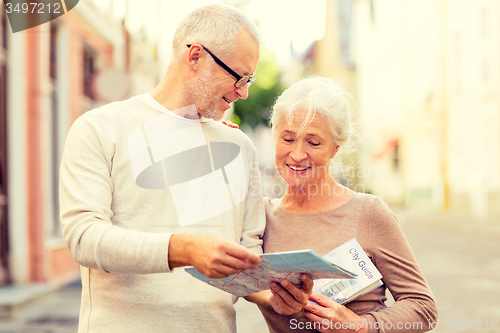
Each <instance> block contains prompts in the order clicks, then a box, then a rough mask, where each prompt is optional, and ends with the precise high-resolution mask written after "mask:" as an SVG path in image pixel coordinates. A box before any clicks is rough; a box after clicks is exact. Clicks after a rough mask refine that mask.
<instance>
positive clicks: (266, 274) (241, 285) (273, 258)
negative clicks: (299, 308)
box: [186, 250, 356, 296]
mask: <svg viewBox="0 0 500 333" xmlns="http://www.w3.org/2000/svg"><path fill="white" fill-rule="evenodd" d="M186 272H188V273H189V274H191V275H192V276H194V277H195V278H197V279H200V280H201V281H204V282H206V283H208V284H210V285H212V286H214V287H217V288H219V289H222V290H224V291H227V292H229V293H231V294H233V295H236V296H246V295H250V294H253V293H256V292H259V291H262V290H266V289H270V286H271V282H272V281H275V282H280V281H281V280H283V279H285V278H286V279H288V280H289V281H291V282H292V283H295V284H297V285H299V284H301V283H302V282H301V281H300V274H301V273H307V274H309V275H310V276H311V278H312V279H313V280H316V279H352V278H354V277H356V274H354V273H352V272H349V271H347V270H345V269H343V268H341V267H339V266H337V265H335V264H332V263H331V262H329V261H327V260H325V259H323V258H322V257H320V256H319V255H317V254H316V253H314V252H313V251H312V250H299V251H288V252H277V253H269V254H268V253H266V254H263V255H262V262H261V264H260V265H259V267H258V268H256V269H247V270H246V271H244V272H241V273H238V274H234V275H230V276H228V277H226V278H223V279H210V278H208V277H207V276H205V275H203V274H201V273H199V272H198V271H197V270H196V269H195V268H192V267H191V268H186Z"/></svg>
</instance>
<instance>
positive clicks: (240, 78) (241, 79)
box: [186, 44, 255, 88]
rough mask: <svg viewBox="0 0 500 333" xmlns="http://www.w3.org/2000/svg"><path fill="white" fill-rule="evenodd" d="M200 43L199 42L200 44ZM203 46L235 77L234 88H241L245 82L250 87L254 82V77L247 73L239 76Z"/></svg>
mask: <svg viewBox="0 0 500 333" xmlns="http://www.w3.org/2000/svg"><path fill="white" fill-rule="evenodd" d="M191 45H193V44H187V45H186V46H187V47H191ZM200 45H201V44H200ZM201 46H202V47H203V49H204V50H205V51H207V52H208V54H210V55H211V56H212V58H214V61H215V62H216V63H217V64H218V65H219V66H220V67H222V68H224V69H225V70H226V71H227V72H228V73H229V74H231V75H232V76H234V78H235V79H236V82H235V83H234V86H235V87H236V88H241V87H243V86H244V85H245V84H248V86H249V87H250V86H251V85H252V84H253V83H254V82H255V78H253V77H251V76H248V75H245V76H241V75H239V74H238V73H236V72H235V71H233V70H232V69H231V68H229V66H228V65H226V64H225V63H224V62H222V60H220V59H219V58H217V56H216V55H215V54H213V53H212V51H210V50H209V49H207V48H206V47H205V46H203V45H201Z"/></svg>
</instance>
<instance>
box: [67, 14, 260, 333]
mask: <svg viewBox="0 0 500 333" xmlns="http://www.w3.org/2000/svg"><path fill="white" fill-rule="evenodd" d="M259 40H260V37H259V33H258V30H257V28H256V26H255V25H254V24H253V23H252V22H251V21H250V20H249V19H248V18H247V17H245V16H244V15H243V14H242V13H241V12H240V11H239V10H237V9H235V8H233V7H230V6H224V5H213V6H205V7H201V8H199V9H197V10H195V11H194V12H193V13H191V14H189V15H188V16H187V17H186V18H185V19H184V20H183V21H182V22H181V24H180V25H179V27H178V28H177V30H176V32H175V36H174V42H173V56H172V60H171V62H170V65H169V67H168V70H167V72H166V75H165V77H164V79H163V80H162V81H161V83H160V84H159V85H158V87H157V88H155V89H154V90H153V91H151V92H150V93H146V94H143V95H139V96H135V97H133V98H130V99H129V100H126V101H123V102H118V103H112V104H109V105H105V106H103V107H101V108H98V109H95V110H92V111H89V112H87V113H85V114H84V115H83V116H81V117H80V118H79V119H78V120H77V121H76V122H75V123H74V125H73V126H72V128H71V130H70V133H69V135H68V139H67V143H66V147H65V151H64V156H63V161H62V164H61V174H60V178H61V179H60V204H61V222H62V225H63V230H64V235H65V238H66V240H67V243H68V246H69V248H70V250H71V251H72V253H73V256H74V258H75V259H76V260H77V261H78V262H79V263H80V264H81V275H82V284H83V291H82V303H81V313H80V324H79V332H106V333H109V332H134V333H136V332H234V331H236V324H235V311H234V308H233V303H234V301H235V298H234V297H232V296H231V295H230V294H227V293H224V292H222V291H220V290H218V289H216V288H213V287H211V286H209V285H206V284H204V283H202V282H200V281H198V280H196V279H194V278H192V277H191V276H190V275H189V274H187V273H186V272H184V270H183V269H182V268H177V267H181V266H187V265H192V266H194V267H195V268H196V269H197V270H198V271H200V272H201V273H204V274H205V275H207V276H210V277H224V276H227V275H230V274H233V273H238V272H240V271H242V270H245V269H247V268H252V267H255V266H256V265H258V264H259V262H260V256H259V254H260V253H261V252H262V249H261V245H262V241H261V236H262V233H263V230H264V225H265V216H264V209H263V203H262V195H261V192H260V180H259V175H258V169H257V161H256V155H255V149H254V147H253V145H252V143H251V141H250V140H249V139H248V138H247V137H246V136H245V135H244V134H242V133H241V132H240V131H237V130H234V129H231V128H229V127H227V126H224V125H222V124H221V123H220V122H218V121H216V120H220V119H221V118H222V117H223V115H224V112H225V111H226V110H227V109H229V108H230V105H231V103H233V102H235V101H236V100H238V99H239V98H243V99H245V98H247V96H248V87H249V85H250V84H251V83H253V81H254V79H253V78H252V76H251V75H252V74H253V73H254V72H255V70H256V67H257V62H258V59H259ZM175 268H177V269H175ZM154 273H157V274H154ZM160 273H163V274H160Z"/></svg>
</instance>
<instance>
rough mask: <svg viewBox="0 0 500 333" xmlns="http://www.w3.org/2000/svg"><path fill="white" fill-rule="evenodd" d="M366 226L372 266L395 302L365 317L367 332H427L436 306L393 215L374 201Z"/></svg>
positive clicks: (435, 315) (435, 311) (379, 202)
mask: <svg viewBox="0 0 500 333" xmlns="http://www.w3.org/2000/svg"><path fill="white" fill-rule="evenodd" d="M369 223H370V225H369V238H370V239H372V240H373V242H374V243H373V247H372V249H371V250H370V252H371V255H372V260H373V263H374V264H375V266H376V267H377V268H378V270H379V271H380V273H381V274H382V277H383V282H384V284H385V285H386V287H387V288H388V289H389V291H390V292H391V294H392V295H393V297H394V300H395V303H394V304H393V305H392V306H390V307H387V308H383V309H380V310H378V311H374V312H369V313H368V314H366V317H367V320H368V324H369V326H368V328H369V331H370V333H372V332H406V333H408V332H425V331H429V330H430V328H429V322H431V323H433V322H436V320H437V306H436V303H435V301H434V298H433V295H432V292H431V291H430V289H429V287H428V285H427V282H426V280H425V278H424V276H423V274H422V271H421V270H420V267H419V266H418V264H417V261H416V259H415V256H414V255H413V252H412V250H411V248H410V245H409V244H408V241H407V240H406V237H405V236H404V234H403V232H402V230H401V228H400V226H399V223H398V221H397V219H396V216H395V215H394V214H393V213H392V212H391V210H390V209H389V207H388V206H387V205H386V204H385V203H383V202H382V201H381V200H380V199H378V198H375V200H374V201H373V203H372V207H371V208H370V222H369ZM370 328H371V329H370Z"/></svg>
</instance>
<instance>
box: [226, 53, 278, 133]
mask: <svg viewBox="0 0 500 333" xmlns="http://www.w3.org/2000/svg"><path fill="white" fill-rule="evenodd" d="M254 76H255V78H256V79H257V80H256V81H255V83H254V84H253V85H252V86H251V87H249V95H248V98H247V99H246V100H242V99H240V100H238V101H237V102H236V103H235V104H234V114H233V120H232V121H233V122H234V123H237V124H238V125H242V124H247V125H249V126H251V127H252V128H255V127H256V126H257V125H258V124H264V125H266V124H267V122H268V118H269V115H270V111H271V107H272V106H273V104H274V101H275V100H276V98H277V97H278V96H279V95H280V94H281V93H282V92H283V87H282V85H281V80H280V68H279V65H278V63H277V60H276V56H275V54H274V52H272V51H270V50H268V49H266V48H265V47H262V48H261V56H260V60H259V65H258V67H257V71H256V72H255V75H254Z"/></svg>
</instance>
